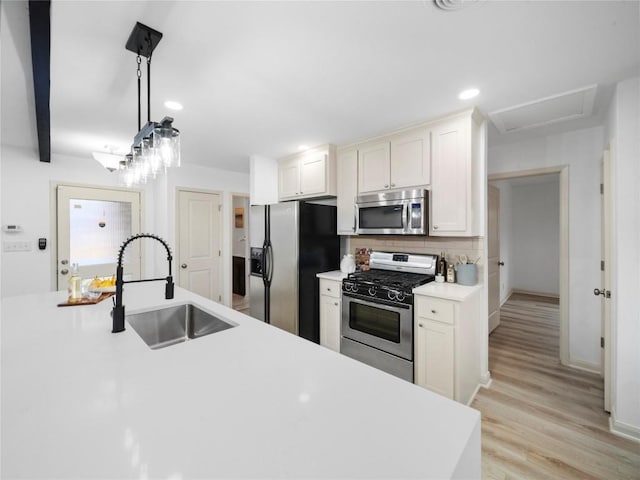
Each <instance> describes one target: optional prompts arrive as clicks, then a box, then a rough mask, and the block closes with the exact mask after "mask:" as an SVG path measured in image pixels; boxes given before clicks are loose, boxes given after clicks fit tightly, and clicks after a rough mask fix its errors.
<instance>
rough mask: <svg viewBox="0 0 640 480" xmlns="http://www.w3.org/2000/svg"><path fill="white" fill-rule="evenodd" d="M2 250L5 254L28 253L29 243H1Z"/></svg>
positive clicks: (29, 249)
mask: <svg viewBox="0 0 640 480" xmlns="http://www.w3.org/2000/svg"><path fill="white" fill-rule="evenodd" d="M2 250H3V251H5V252H30V251H31V242H29V241H20V242H16V241H4V242H2Z"/></svg>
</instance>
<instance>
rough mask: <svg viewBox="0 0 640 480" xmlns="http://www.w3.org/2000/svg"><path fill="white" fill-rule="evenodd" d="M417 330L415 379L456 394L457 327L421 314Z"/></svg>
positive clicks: (430, 386) (424, 385)
mask: <svg viewBox="0 0 640 480" xmlns="http://www.w3.org/2000/svg"><path fill="white" fill-rule="evenodd" d="M414 330H415V335H416V339H415V363H414V370H415V383H416V384H417V385H420V386H422V387H425V388H428V389H429V390H432V391H434V392H436V393H439V394H441V395H444V396H445V397H448V398H451V399H453V398H454V393H455V392H454V388H453V386H454V374H455V370H454V367H455V365H454V331H455V327H453V326H452V325H447V324H444V323H440V322H435V321H433V320H427V319H425V318H421V317H418V318H417V320H416V328H415V329H414Z"/></svg>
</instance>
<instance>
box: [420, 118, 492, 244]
mask: <svg viewBox="0 0 640 480" xmlns="http://www.w3.org/2000/svg"><path fill="white" fill-rule="evenodd" d="M485 135H486V134H485V130H484V122H483V121H482V119H481V118H479V115H477V114H476V112H475V111H474V112H468V113H466V114H464V115H461V116H458V117H453V118H450V119H446V120H443V121H441V122H436V123H433V124H432V125H431V142H432V144H431V147H432V149H431V151H432V155H431V198H430V215H429V225H430V228H429V235H433V236H447V237H452V236H479V235H482V225H481V224H482V211H483V208H482V207H483V202H482V198H481V191H482V186H481V181H482V174H481V172H480V170H481V166H482V164H483V163H482V158H484V148H485V141H484V138H485Z"/></svg>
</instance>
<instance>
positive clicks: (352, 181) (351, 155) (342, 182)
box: [336, 148, 358, 235]
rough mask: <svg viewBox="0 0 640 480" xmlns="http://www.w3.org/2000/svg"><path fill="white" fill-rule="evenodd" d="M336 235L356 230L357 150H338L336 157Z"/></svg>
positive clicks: (348, 233) (353, 232)
mask: <svg viewBox="0 0 640 480" xmlns="http://www.w3.org/2000/svg"><path fill="white" fill-rule="evenodd" d="M337 176H338V178H337V186H336V187H337V196H338V198H337V200H336V205H337V207H338V235H354V234H355V232H356V217H355V201H356V196H357V195H358V150H357V149H356V148H351V149H347V150H338V159H337Z"/></svg>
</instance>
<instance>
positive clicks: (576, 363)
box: [567, 360, 602, 375]
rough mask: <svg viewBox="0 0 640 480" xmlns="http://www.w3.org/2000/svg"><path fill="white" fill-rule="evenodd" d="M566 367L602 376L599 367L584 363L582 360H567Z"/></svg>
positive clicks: (594, 364)
mask: <svg viewBox="0 0 640 480" xmlns="http://www.w3.org/2000/svg"><path fill="white" fill-rule="evenodd" d="M567 367H571V368H575V369H578V370H583V371H585V372H590V373H597V374H598V375H602V369H601V368H600V365H598V364H596V363H591V362H585V361H584V360H569V363H568V364H567Z"/></svg>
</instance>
